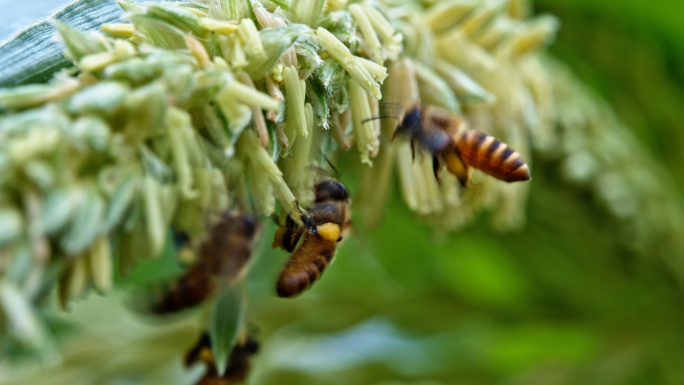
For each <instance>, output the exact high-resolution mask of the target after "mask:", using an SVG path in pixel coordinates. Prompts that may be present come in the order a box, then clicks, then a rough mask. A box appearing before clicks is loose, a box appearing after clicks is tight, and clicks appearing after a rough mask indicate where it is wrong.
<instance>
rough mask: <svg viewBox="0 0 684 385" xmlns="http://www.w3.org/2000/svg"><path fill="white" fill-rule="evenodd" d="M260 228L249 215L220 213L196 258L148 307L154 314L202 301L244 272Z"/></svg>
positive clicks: (193, 305)
mask: <svg viewBox="0 0 684 385" xmlns="http://www.w3.org/2000/svg"><path fill="white" fill-rule="evenodd" d="M258 231H259V223H258V222H257V221H256V220H255V219H254V218H252V217H250V216H248V215H240V214H236V213H233V212H230V211H224V212H222V213H221V214H220V218H219V221H218V222H217V223H216V224H215V225H214V226H213V227H212V229H211V230H210V232H209V235H208V237H207V238H206V239H205V240H204V241H203V242H202V244H201V245H200V248H199V254H198V258H197V261H196V263H195V264H194V265H192V266H191V267H190V268H189V269H188V271H186V272H185V273H184V274H183V275H182V276H181V277H180V278H178V279H176V280H175V281H174V282H172V284H171V285H170V286H169V287H168V288H166V290H165V291H164V292H163V294H162V296H161V298H160V299H159V300H158V301H156V302H154V303H153V304H152V305H151V306H150V308H151V309H150V311H151V312H152V313H155V314H167V313H175V312H179V311H182V310H186V309H190V308H192V307H195V306H197V305H199V304H200V303H202V302H204V300H206V299H207V298H208V297H210V296H211V295H212V294H214V293H215V292H217V291H218V289H219V288H220V287H222V286H225V285H229V284H231V283H232V282H235V281H236V280H238V279H240V278H241V277H242V276H243V275H244V274H245V270H246V269H245V267H246V266H247V263H248V262H249V259H250V257H251V255H252V251H253V248H254V242H255V240H256V238H257V233H258Z"/></svg>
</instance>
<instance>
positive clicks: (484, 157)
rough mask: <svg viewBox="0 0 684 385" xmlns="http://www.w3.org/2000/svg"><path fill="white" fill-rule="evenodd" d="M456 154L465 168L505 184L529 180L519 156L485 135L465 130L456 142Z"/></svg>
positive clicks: (527, 169)
mask: <svg viewBox="0 0 684 385" xmlns="http://www.w3.org/2000/svg"><path fill="white" fill-rule="evenodd" d="M456 146H457V150H458V154H459V156H460V158H461V160H462V161H463V163H464V164H465V165H467V166H471V167H474V168H476V169H478V170H480V171H482V172H484V173H485V174H488V175H491V176H493V177H494V178H497V179H500V180H503V181H505V182H519V181H528V180H530V179H531V178H530V169H529V167H528V166H527V163H525V161H524V160H523V159H522V157H521V156H520V154H519V153H518V152H516V151H515V150H513V149H512V148H510V147H509V146H508V145H507V144H506V143H503V142H502V141H500V140H498V139H496V138H494V137H492V136H489V135H487V134H485V133H482V132H479V131H475V130H467V131H465V132H463V133H461V134H460V135H458V138H457V140H456Z"/></svg>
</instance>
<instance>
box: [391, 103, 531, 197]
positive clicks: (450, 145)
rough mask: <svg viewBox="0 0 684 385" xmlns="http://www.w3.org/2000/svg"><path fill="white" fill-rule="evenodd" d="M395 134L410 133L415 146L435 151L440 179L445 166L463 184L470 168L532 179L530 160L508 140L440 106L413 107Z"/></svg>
mask: <svg viewBox="0 0 684 385" xmlns="http://www.w3.org/2000/svg"><path fill="white" fill-rule="evenodd" d="M395 135H405V136H409V137H410V138H411V148H412V149H414V146H415V143H416V142H417V143H419V144H420V145H421V146H422V147H423V148H424V149H425V150H427V151H428V152H430V153H431V154H432V156H433V169H434V172H435V177H437V179H439V176H438V175H439V171H440V170H441V169H442V167H444V166H446V168H447V170H448V171H449V172H450V173H452V174H453V175H455V176H456V177H457V178H458V180H459V182H460V183H461V184H462V185H463V186H464V187H465V186H467V185H468V181H469V180H470V171H471V168H476V169H478V170H480V171H482V172H484V173H485V174H488V175H491V176H493V177H494V178H497V179H500V180H503V181H505V182H509V183H510V182H519V181H528V180H530V179H531V178H530V169H529V167H528V166H527V163H525V161H524V160H522V158H521V156H520V154H518V153H517V152H516V151H515V150H513V149H512V148H510V147H509V146H508V145H507V144H506V143H503V142H502V141H500V140H498V139H496V138H494V137H492V136H489V135H487V134H484V133H482V132H479V131H476V130H470V129H468V128H467V125H466V123H465V121H463V120H462V119H460V118H458V117H455V116H453V115H452V114H451V113H449V112H448V111H446V110H443V109H441V108H438V107H434V106H429V107H426V108H421V107H420V106H416V107H413V108H411V109H410V110H409V111H408V113H406V114H405V115H404V117H403V119H402V120H401V123H400V124H399V127H398V128H397V130H396V131H395ZM414 151H415V150H414Z"/></svg>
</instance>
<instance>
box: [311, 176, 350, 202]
mask: <svg viewBox="0 0 684 385" xmlns="http://www.w3.org/2000/svg"><path fill="white" fill-rule="evenodd" d="M315 190H316V203H320V202H325V201H328V200H332V201H346V200H347V199H349V190H347V187H346V186H345V185H343V184H342V182H340V181H338V180H335V179H328V180H325V181H323V182H321V183H319V184H317V185H316V187H315Z"/></svg>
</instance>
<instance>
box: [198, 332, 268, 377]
mask: <svg viewBox="0 0 684 385" xmlns="http://www.w3.org/2000/svg"><path fill="white" fill-rule="evenodd" d="M258 351H259V343H258V342H257V341H256V340H255V339H254V338H253V337H252V336H251V335H249V334H246V333H244V334H243V335H242V336H241V338H240V339H239V340H238V341H237V343H236V344H235V346H234V347H233V350H232V351H231V352H230V356H229V357H228V362H227V365H226V371H225V373H223V374H222V375H221V374H219V372H218V369H217V368H216V365H215V362H214V351H213V349H212V346H211V339H210V337H209V334H208V333H203V334H202V335H201V336H200V338H199V340H198V341H197V343H196V344H195V346H193V347H192V348H191V349H190V350H189V351H188V352H187V354H186V355H185V366H187V367H190V366H192V365H194V364H196V363H199V362H201V363H203V364H204V365H206V367H207V370H206V371H205V373H204V375H203V376H202V377H201V378H200V379H199V380H198V381H197V383H196V385H237V384H244V383H245V381H246V378H247V375H248V374H249V370H250V367H251V365H250V361H251V356H253V355H254V354H256V353H257V352H258Z"/></svg>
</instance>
